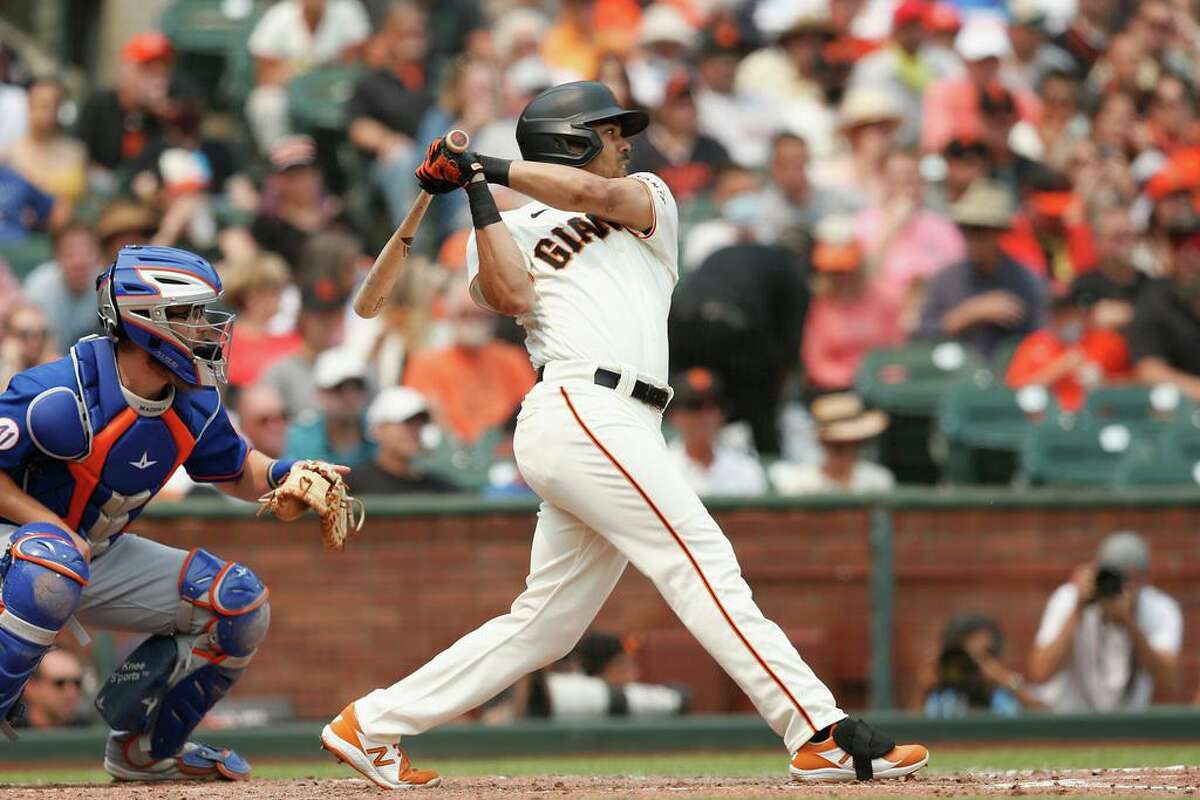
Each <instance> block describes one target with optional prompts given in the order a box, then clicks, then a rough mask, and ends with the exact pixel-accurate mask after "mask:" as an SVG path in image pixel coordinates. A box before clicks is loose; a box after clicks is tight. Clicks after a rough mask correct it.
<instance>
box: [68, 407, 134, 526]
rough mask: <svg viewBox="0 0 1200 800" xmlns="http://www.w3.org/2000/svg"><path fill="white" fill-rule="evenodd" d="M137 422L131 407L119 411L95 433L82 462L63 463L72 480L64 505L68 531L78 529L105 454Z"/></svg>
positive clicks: (105, 456) (98, 479) (106, 458)
mask: <svg viewBox="0 0 1200 800" xmlns="http://www.w3.org/2000/svg"><path fill="white" fill-rule="evenodd" d="M137 419H138V415H137V412H136V411H134V410H133V409H132V408H128V407H126V408H124V409H122V410H121V412H120V413H119V414H117V415H116V416H115V417H113V418H112V420H111V421H110V422H109V423H108V425H107V426H105V428H104V430H102V431H100V432H99V433H98V434H96V438H95V439H93V440H92V452H91V453H90V454H88V457H87V458H85V459H84V460H83V461H73V462H71V463H70V464H67V470H68V471H69V472H70V473H71V477H73V478H74V479H75V491H74V493H73V494H72V495H71V504H70V505H69V506H68V510H67V518H66V520H64V521H65V522H66V523H67V525H69V526H70V527H71V529H72V530H78V529H79V523H80V521H81V520H82V519H83V512H84V511H85V510H86V509H87V502H88V500H90V499H91V497H92V492H94V491H96V485H97V484H99V483H100V473H101V471H102V470H103V469H104V462H105V461H107V460H108V453H109V451H110V450H112V448H113V445H115V444H116V443H117V440H118V439H120V438H121V436H123V435H124V433H125V431H127V430H129V429H130V428H131V427H133V423H135V422H137Z"/></svg>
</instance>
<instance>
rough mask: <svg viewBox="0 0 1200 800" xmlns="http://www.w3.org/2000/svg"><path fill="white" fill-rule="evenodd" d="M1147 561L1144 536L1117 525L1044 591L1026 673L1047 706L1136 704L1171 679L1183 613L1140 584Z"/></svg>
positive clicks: (1071, 709)
mask: <svg viewBox="0 0 1200 800" xmlns="http://www.w3.org/2000/svg"><path fill="white" fill-rule="evenodd" d="M1149 568H1150V549H1149V548H1148V547H1147V546H1146V542H1145V541H1144V540H1143V539H1142V537H1140V536H1138V535H1137V534H1136V533H1133V532H1132V531H1121V532H1119V533H1114V534H1112V535H1111V536H1109V537H1107V538H1106V539H1105V540H1104V541H1103V542H1102V543H1101V545H1100V551H1099V553H1098V554H1097V557H1096V560H1095V561H1094V562H1089V563H1087V564H1082V565H1080V566H1079V567H1077V568H1076V569H1075V572H1074V574H1073V575H1072V577H1071V581H1070V582H1069V583H1065V584H1063V585H1062V586H1060V587H1058V589H1056V590H1055V591H1054V594H1052V595H1050V601H1049V602H1048V603H1047V604H1046V610H1045V612H1043V614H1042V624H1041V626H1040V627H1039V628H1038V633H1037V638H1036V640H1035V641H1034V646H1033V653H1032V654H1031V655H1030V658H1029V676H1030V679H1031V680H1033V681H1034V682H1037V683H1041V684H1042V686H1041V687H1039V689H1038V691H1037V693H1038V696H1039V697H1040V699H1041V700H1042V701H1043V702H1044V703H1046V705H1047V706H1049V707H1050V708H1051V709H1053V710H1054V711H1057V712H1060V713H1075V712H1080V711H1128V710H1135V709H1141V708H1146V707H1147V706H1149V705H1150V701H1151V699H1152V698H1153V696H1154V692H1155V690H1156V689H1158V690H1163V689H1165V690H1166V691H1171V690H1172V688H1173V687H1174V686H1175V685H1176V682H1177V681H1178V678H1179V649H1180V646H1181V644H1182V641H1183V613H1182V611H1181V610H1180V608H1179V603H1177V602H1176V601H1175V600H1174V599H1173V598H1172V597H1171V596H1169V595H1167V594H1166V593H1164V592H1162V591H1159V590H1158V589H1156V588H1154V587H1153V586H1150V585H1148V583H1147V578H1148V572H1149Z"/></svg>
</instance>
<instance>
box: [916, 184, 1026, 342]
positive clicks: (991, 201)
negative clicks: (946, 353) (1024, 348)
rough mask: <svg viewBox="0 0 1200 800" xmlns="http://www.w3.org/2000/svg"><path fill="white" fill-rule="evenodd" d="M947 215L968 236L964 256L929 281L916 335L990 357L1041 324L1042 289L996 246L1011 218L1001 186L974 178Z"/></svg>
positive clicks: (1008, 200) (1010, 206)
mask: <svg viewBox="0 0 1200 800" xmlns="http://www.w3.org/2000/svg"><path fill="white" fill-rule="evenodd" d="M950 216H951V219H953V220H954V221H955V222H956V223H957V224H958V228H959V230H960V231H961V232H962V234H963V238H964V239H965V240H966V244H967V257H966V259H965V260H963V261H961V262H959V263H957V264H954V265H951V266H949V267H946V268H945V269H943V270H942V271H941V272H939V273H938V274H936V275H935V276H934V277H933V280H931V281H930V283H929V289H928V291H927V292H926V295H925V306H924V308H923V309H922V311H921V322H920V326H919V328H918V330H917V335H918V336H919V337H921V338H923V339H939V338H947V339H954V340H957V341H959V342H961V343H962V344H964V345H966V346H967V347H970V348H971V349H972V350H974V351H976V352H977V353H979V354H980V355H982V356H983V357H985V358H990V357H991V355H992V353H993V352H995V350H996V348H997V347H998V346H999V345H1000V344H1001V343H1003V342H1005V341H1009V340H1012V339H1014V338H1018V337H1022V336H1025V335H1026V334H1028V333H1031V332H1032V331H1035V330H1037V329H1038V328H1039V327H1041V326H1042V325H1043V321H1044V315H1045V298H1046V292H1045V288H1044V286H1043V285H1042V283H1041V281H1040V280H1039V279H1038V278H1036V277H1035V276H1034V275H1032V274H1031V273H1030V272H1029V271H1028V270H1027V269H1025V268H1024V267H1022V266H1021V265H1020V264H1018V263H1016V262H1015V261H1013V260H1012V259H1011V258H1009V257H1008V256H1007V255H1006V254H1005V253H1004V251H1003V250H1002V249H1001V247H1000V235H1001V234H1002V233H1003V232H1004V231H1005V230H1007V229H1008V227H1009V226H1010V225H1011V224H1012V217H1013V202H1012V197H1011V195H1010V194H1009V193H1008V192H1007V191H1006V190H1005V189H1004V188H1003V187H1002V186H1000V185H999V184H996V183H993V182H988V181H980V182H976V183H975V184H973V185H972V186H971V188H970V189H969V190H968V191H967V193H966V194H965V195H963V197H962V199H961V200H959V201H958V202H957V203H955V204H954V205H953V206H952V207H951V210H950Z"/></svg>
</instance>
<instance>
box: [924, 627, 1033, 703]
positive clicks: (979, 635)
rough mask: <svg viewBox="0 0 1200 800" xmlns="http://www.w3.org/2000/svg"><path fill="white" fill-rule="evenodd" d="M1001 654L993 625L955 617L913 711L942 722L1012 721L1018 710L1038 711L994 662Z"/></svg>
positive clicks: (1014, 676)
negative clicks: (974, 714) (996, 717)
mask: <svg viewBox="0 0 1200 800" xmlns="http://www.w3.org/2000/svg"><path fill="white" fill-rule="evenodd" d="M1003 653H1004V634H1003V633H1002V632H1001V630H1000V626H999V625H997V624H996V621H995V620H993V619H991V618H990V617H986V616H983V615H981V614H973V613H969V612H968V613H963V614H958V615H956V616H955V617H954V618H953V619H951V620H950V622H949V623H947V624H946V629H945V631H944V632H943V633H942V641H941V646H940V648H939V649H938V651H937V655H936V659H935V660H933V661H932V662H931V663H929V664H928V665H927V667H926V669H925V671H924V674H923V677H922V680H921V690H920V691H919V692H918V694H917V696H916V697H917V703H918V709H919V710H921V711H923V712H924V714H925V716H927V717H936V718H946V717H961V716H963V715H964V714H966V713H967V712H968V711H976V710H983V711H991V712H992V713H994V714H1001V715H1004V716H1014V715H1016V714H1019V713H1020V712H1021V709H1022V708H1041V707H1042V704H1041V703H1040V702H1039V701H1038V700H1037V698H1035V697H1034V696H1033V695H1032V694H1031V693H1030V691H1029V689H1028V688H1026V685H1025V678H1024V677H1022V676H1021V674H1020V673H1019V672H1016V671H1014V670H1011V669H1009V668H1008V667H1006V666H1004V664H1002V663H1001V662H1000V656H1001V655H1002V654H1003ZM918 709H914V710H918Z"/></svg>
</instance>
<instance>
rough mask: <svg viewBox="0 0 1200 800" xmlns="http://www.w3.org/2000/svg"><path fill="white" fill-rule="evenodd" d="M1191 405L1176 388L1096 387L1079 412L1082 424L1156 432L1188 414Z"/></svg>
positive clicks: (1157, 386)
mask: <svg viewBox="0 0 1200 800" xmlns="http://www.w3.org/2000/svg"><path fill="white" fill-rule="evenodd" d="M1192 408H1193V405H1192V403H1191V401H1189V400H1188V399H1187V398H1186V397H1184V396H1183V394H1182V393H1181V392H1180V391H1179V389H1177V388H1176V387H1175V386H1172V385H1171V384H1165V383H1163V384H1157V385H1155V386H1141V385H1137V386H1097V387H1095V388H1094V389H1092V390H1090V391H1089V392H1088V396H1087V400H1086V401H1085V402H1084V405H1083V408H1082V409H1081V410H1080V415H1079V416H1080V422H1081V423H1082V424H1084V425H1107V424H1110V423H1114V422H1119V423H1122V424H1124V425H1129V426H1131V427H1134V428H1139V429H1150V430H1158V429H1161V428H1163V427H1165V426H1169V425H1174V424H1175V423H1176V422H1177V421H1179V420H1181V419H1184V418H1186V416H1187V415H1188V414H1190V413H1191V410H1192Z"/></svg>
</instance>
